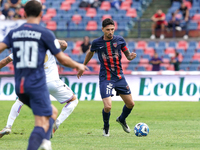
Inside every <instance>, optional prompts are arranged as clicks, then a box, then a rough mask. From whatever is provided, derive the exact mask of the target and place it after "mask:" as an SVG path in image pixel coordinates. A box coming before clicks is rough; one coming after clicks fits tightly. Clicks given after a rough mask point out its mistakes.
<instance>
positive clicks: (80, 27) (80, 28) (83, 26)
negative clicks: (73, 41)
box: [77, 21, 87, 30]
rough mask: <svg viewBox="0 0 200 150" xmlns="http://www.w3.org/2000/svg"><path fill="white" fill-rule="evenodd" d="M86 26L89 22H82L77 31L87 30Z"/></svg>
mask: <svg viewBox="0 0 200 150" xmlns="http://www.w3.org/2000/svg"><path fill="white" fill-rule="evenodd" d="M86 25H87V22H85V21H82V22H80V23H79V24H78V26H77V29H79V30H85V28H86Z"/></svg>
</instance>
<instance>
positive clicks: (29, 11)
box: [24, 0, 42, 17]
mask: <svg viewBox="0 0 200 150" xmlns="http://www.w3.org/2000/svg"><path fill="white" fill-rule="evenodd" d="M24 10H25V12H26V15H27V17H38V16H39V14H40V12H41V11H42V4H41V3H40V2H38V1H36V0H31V1H28V2H27V3H26V4H25V7H24Z"/></svg>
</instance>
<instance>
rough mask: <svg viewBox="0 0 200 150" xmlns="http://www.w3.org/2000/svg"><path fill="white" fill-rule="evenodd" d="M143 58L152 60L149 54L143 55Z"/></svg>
mask: <svg viewBox="0 0 200 150" xmlns="http://www.w3.org/2000/svg"><path fill="white" fill-rule="evenodd" d="M142 58H146V59H151V56H150V55H149V54H144V55H142Z"/></svg>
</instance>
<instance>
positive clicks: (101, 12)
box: [97, 9, 107, 16]
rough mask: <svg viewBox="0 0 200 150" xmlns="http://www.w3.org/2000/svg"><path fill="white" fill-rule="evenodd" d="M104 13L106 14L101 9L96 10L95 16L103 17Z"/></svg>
mask: <svg viewBox="0 0 200 150" xmlns="http://www.w3.org/2000/svg"><path fill="white" fill-rule="evenodd" d="M106 13H107V12H106V11H105V10H102V9H98V11H97V14H98V15H101V16H103V15H105V14H106Z"/></svg>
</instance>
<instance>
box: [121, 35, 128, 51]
mask: <svg viewBox="0 0 200 150" xmlns="http://www.w3.org/2000/svg"><path fill="white" fill-rule="evenodd" d="M121 50H122V51H123V52H125V51H127V50H128V47H127V46H126V41H125V40H124V38H123V37H121Z"/></svg>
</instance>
